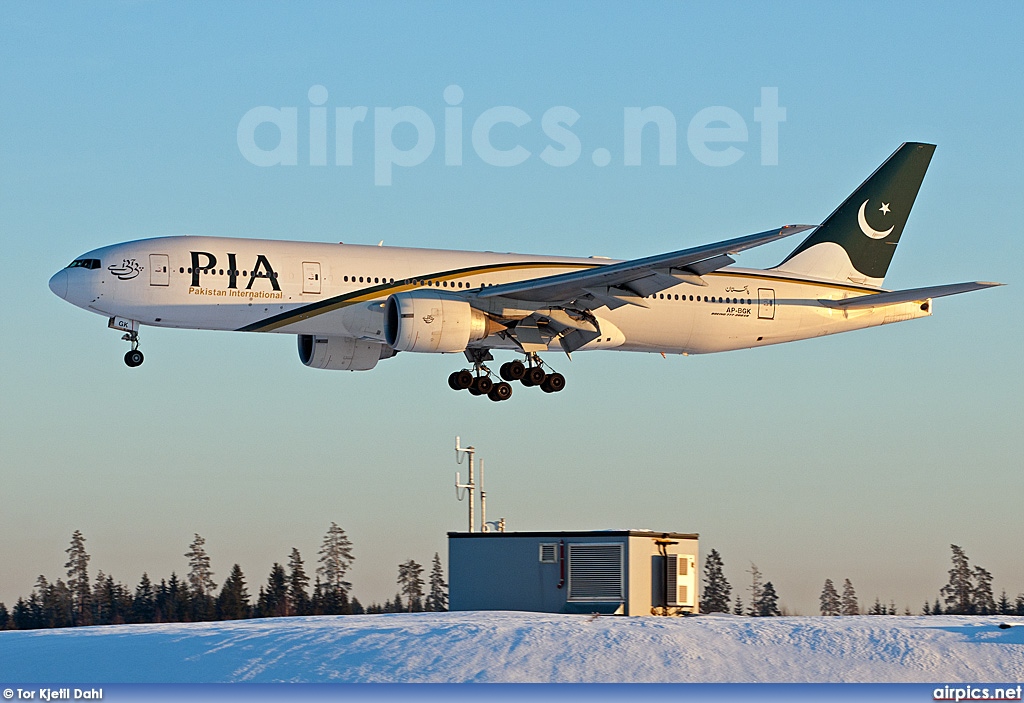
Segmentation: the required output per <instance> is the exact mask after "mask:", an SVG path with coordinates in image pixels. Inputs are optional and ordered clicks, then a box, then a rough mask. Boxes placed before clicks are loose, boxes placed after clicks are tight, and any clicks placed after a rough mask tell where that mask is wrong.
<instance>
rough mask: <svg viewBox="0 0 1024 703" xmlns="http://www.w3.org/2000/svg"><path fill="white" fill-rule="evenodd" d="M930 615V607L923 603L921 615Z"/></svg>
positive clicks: (926, 602)
mask: <svg viewBox="0 0 1024 703" xmlns="http://www.w3.org/2000/svg"><path fill="white" fill-rule="evenodd" d="M931 614H932V606H931V605H930V604H929V603H928V601H925V602H924V605H923V606H922V607H921V615H931Z"/></svg>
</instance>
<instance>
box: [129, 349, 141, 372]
mask: <svg viewBox="0 0 1024 703" xmlns="http://www.w3.org/2000/svg"><path fill="white" fill-rule="evenodd" d="M145 358H146V357H144V356H142V352H140V351H139V350H138V349H132V350H131V351H129V352H127V353H126V354H125V355H124V363H125V364H127V365H128V367H129V368H132V369H134V368H135V367H136V366H142V362H143V361H144V360H145Z"/></svg>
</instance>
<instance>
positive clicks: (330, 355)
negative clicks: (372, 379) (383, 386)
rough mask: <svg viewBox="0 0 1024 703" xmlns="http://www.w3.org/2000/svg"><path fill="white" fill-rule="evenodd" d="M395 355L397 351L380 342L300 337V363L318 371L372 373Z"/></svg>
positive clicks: (309, 336)
mask: <svg viewBox="0 0 1024 703" xmlns="http://www.w3.org/2000/svg"><path fill="white" fill-rule="evenodd" d="M394 355H395V350H394V349H392V348H390V347H388V346H387V345H384V344H381V343H380V342H370V341H366V340H363V339H355V338H354V337H320V336H317V335H313V334H300V335H299V360H300V361H302V363H303V364H305V365H306V366H309V367H310V368H314V369H332V370H336V371H369V370H370V369H372V368H373V367H374V366H376V365H377V362H378V361H380V360H381V359H387V358H390V357H392V356H394Z"/></svg>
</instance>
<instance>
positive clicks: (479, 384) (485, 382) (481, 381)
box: [470, 376, 494, 395]
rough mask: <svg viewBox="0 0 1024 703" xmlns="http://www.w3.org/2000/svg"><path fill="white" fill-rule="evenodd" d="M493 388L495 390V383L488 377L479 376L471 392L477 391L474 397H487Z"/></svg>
mask: <svg viewBox="0 0 1024 703" xmlns="http://www.w3.org/2000/svg"><path fill="white" fill-rule="evenodd" d="M492 388H494V381H492V380H491V379H490V378H489V377H487V376H477V377H476V381H475V382H474V383H473V385H472V386H471V387H470V390H471V391H472V390H473V389H476V393H474V394H473V395H487V394H488V393H490V392H491V389H492Z"/></svg>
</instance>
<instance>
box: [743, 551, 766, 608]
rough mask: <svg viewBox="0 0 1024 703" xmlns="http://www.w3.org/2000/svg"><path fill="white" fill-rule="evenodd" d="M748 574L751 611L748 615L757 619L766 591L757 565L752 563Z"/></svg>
mask: <svg viewBox="0 0 1024 703" xmlns="http://www.w3.org/2000/svg"><path fill="white" fill-rule="evenodd" d="M747 573H749V574H750V609H749V610H748V612H747V614H748V615H752V616H754V617H757V614H758V612H759V610H760V608H759V606H760V603H761V597H762V595H763V589H764V586H763V585H762V581H761V579H762V576H761V571H760V569H758V568H757V564H755V563H754V562H750V568H749V569H747Z"/></svg>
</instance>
